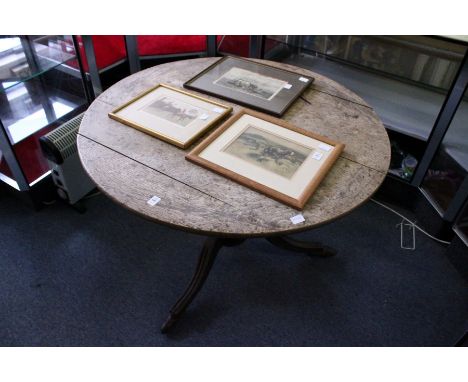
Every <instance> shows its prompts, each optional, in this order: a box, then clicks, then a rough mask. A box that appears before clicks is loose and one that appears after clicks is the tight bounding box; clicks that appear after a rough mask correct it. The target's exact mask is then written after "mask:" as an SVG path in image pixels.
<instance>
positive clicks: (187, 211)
mask: <svg viewBox="0 0 468 382" xmlns="http://www.w3.org/2000/svg"><path fill="white" fill-rule="evenodd" d="M218 59H219V58H199V59H193V60H184V61H177V62H171V63H167V64H163V65H158V66H155V67H152V68H149V69H146V70H143V71H141V72H138V73H136V74H133V75H131V76H129V77H127V78H125V79H123V80H121V81H120V82H118V83H116V84H115V85H113V86H112V87H110V88H109V89H108V90H106V91H105V92H103V93H102V94H101V95H100V96H99V97H98V98H97V99H96V100H95V101H94V102H93V103H92V104H91V106H90V107H89V109H88V110H87V111H86V113H85V115H84V117H83V120H82V123H81V126H80V129H79V134H78V141H77V144H78V151H79V155H80V158H81V161H82V163H83V166H84V168H85V170H86V171H87V173H88V174H89V176H90V177H91V178H92V179H93V181H94V182H95V183H96V185H97V187H98V188H99V189H100V190H101V191H102V192H103V193H104V194H105V195H107V196H108V197H110V198H111V199H112V200H114V201H115V202H116V203H118V204H119V205H121V206H123V207H125V208H127V209H129V210H131V211H133V212H135V213H137V214H139V215H141V216H143V217H144V218H146V219H149V220H152V221H154V222H157V223H161V224H165V225H169V226H171V227H174V228H177V229H181V230H185V231H190V232H193V233H198V234H201V235H205V236H207V237H208V238H207V239H206V241H205V244H204V246H203V248H202V250H201V254H200V256H199V260H198V265H197V267H196V270H195V273H194V276H193V279H192V281H191V282H190V284H189V286H188V287H187V289H186V290H185V292H184V293H183V294H182V296H181V297H180V299H179V300H178V301H177V302H176V304H175V305H174V306H173V308H172V309H171V310H170V314H169V318H168V320H167V321H166V322H165V323H164V324H163V326H162V328H161V330H162V331H163V332H166V331H167V330H169V329H170V328H171V327H172V326H173V324H174V323H175V322H176V321H177V320H178V319H179V317H180V316H181V314H182V313H183V312H184V310H185V309H186V308H187V306H188V305H189V304H190V302H191V301H192V300H193V298H194V297H195V296H196V294H197V293H198V291H199V290H200V288H201V287H202V285H203V283H204V281H205V280H206V277H207V276H208V273H209V271H210V269H211V266H212V264H213V262H214V260H215V257H216V255H217V253H218V252H219V250H220V249H221V248H222V247H223V246H233V245H237V244H240V243H241V242H242V241H244V240H245V239H247V238H251V237H265V238H266V239H267V240H269V241H270V242H271V243H272V244H274V245H276V246H279V247H281V248H284V249H288V250H293V251H297V252H303V253H305V254H308V255H319V256H330V255H333V254H334V251H333V249H332V248H329V247H326V246H323V245H321V244H320V243H309V242H304V241H298V240H294V239H291V238H289V237H287V236H285V235H288V234H291V233H295V232H300V231H305V230H309V229H312V228H314V227H317V226H319V225H322V224H325V223H328V222H331V221H333V220H335V219H337V218H339V217H341V216H343V215H345V214H347V213H349V212H350V211H352V210H353V209H355V208H357V207H358V206H360V205H361V204H363V203H364V202H366V201H367V200H368V199H369V198H370V197H371V196H372V194H373V193H374V192H375V191H376V190H377V189H378V187H379V186H380V185H381V183H382V182H383V180H384V178H385V175H386V173H387V170H388V167H389V164H390V142H389V139H388V135H387V132H386V130H385V128H384V126H383V124H382V122H381V121H380V119H379V118H378V116H377V115H376V114H375V112H374V111H373V109H372V108H371V107H370V106H369V105H367V104H366V102H365V101H364V100H362V99H361V98H360V97H359V96H357V95H356V94H355V93H353V92H351V91H350V90H348V89H346V88H345V87H343V86H342V85H340V84H338V83H337V82H335V81H332V80H330V79H329V78H327V77H324V76H322V75H319V74H317V73H313V72H311V71H308V70H306V69H302V68H298V67H295V66H291V65H286V64H282V63H277V62H270V61H264V60H256V61H259V62H263V63H266V64H268V65H271V66H275V67H279V68H284V69H286V70H290V71H294V72H297V73H298V74H302V75H309V76H312V77H314V78H315V81H314V82H313V83H312V85H311V86H310V87H309V88H308V89H307V90H306V91H305V92H304V93H303V94H302V95H301V97H300V98H298V99H297V100H296V101H295V102H294V103H293V105H292V106H291V107H290V108H289V109H288V111H287V112H286V113H285V114H284V115H283V117H282V118H283V119H284V120H286V121H288V122H290V123H292V124H294V125H296V126H298V127H300V128H302V129H305V130H308V131H311V132H314V133H318V134H320V135H323V136H326V137H328V138H331V139H333V140H336V141H339V142H342V143H344V144H345V145H346V147H345V150H344V151H343V152H342V154H341V155H340V157H339V158H338V160H337V161H336V162H335V164H334V166H333V167H332V169H331V170H330V172H329V173H328V174H327V175H326V177H325V178H324V180H323V181H322V182H321V184H320V186H319V187H318V188H317V190H316V191H315V193H314V194H313V196H312V197H311V198H310V199H309V201H308V202H307V204H306V205H305V206H304V209H303V210H302V212H301V213H302V215H303V216H304V219H305V221H304V222H303V223H300V224H296V225H295V224H293V223H292V222H291V220H290V218H291V217H293V216H295V215H297V214H298V211H297V210H295V209H293V208H291V207H288V206H286V205H284V204H282V203H279V202H277V201H275V200H273V199H271V198H269V197H267V196H264V195H263V194H260V193H258V192H256V191H253V190H250V189H248V188H246V187H244V186H241V185H240V184H237V183H235V182H234V181H231V180H229V179H227V178H224V177H222V176H220V175H217V174H215V173H213V172H211V171H208V170H206V169H204V168H202V167H199V166H197V165H195V164H193V163H190V162H188V161H187V160H185V155H186V153H187V152H189V151H190V150H191V148H192V147H193V146H194V145H195V144H196V143H197V142H195V144H194V145H192V147H189V148H188V149H186V150H182V149H180V148H177V147H176V146H173V145H170V144H168V143H166V142H163V141H161V140H159V139H157V138H154V137H152V136H150V135H147V134H145V133H143V132H140V131H138V130H136V129H133V128H131V127H129V126H126V125H124V124H122V123H119V122H117V121H114V120H112V119H110V118H109V117H108V113H109V112H110V111H112V110H114V109H115V108H117V107H118V106H120V105H122V104H124V103H125V102H128V101H129V100H131V99H133V98H134V97H136V96H137V95H138V94H140V93H142V92H143V91H145V90H147V89H149V88H151V87H153V86H155V85H156V84H158V83H164V84H168V85H172V86H174V87H178V88H181V89H182V88H183V84H184V82H186V81H187V80H189V79H190V78H192V77H193V76H195V75H196V74H197V73H199V72H201V71H202V70H204V69H205V68H207V67H208V66H209V65H211V64H213V63H214V62H215V61H216V60H218ZM191 92H192V93H194V94H199V95H202V96H203V97H206V98H208V99H212V100H215V101H218V102H221V103H223V104H225V105H230V106H232V107H233V112H234V113H235V112H236V111H238V110H240V109H241V107H240V106H238V105H236V104H234V103H231V102H227V101H225V100H222V99H217V98H215V97H211V96H207V95H205V94H202V93H197V92H194V91H191ZM205 136H206V135H205ZM203 138H204V137H202V138H201V139H203ZM155 195H156V196H158V197H159V198H161V200H160V202H159V203H158V204H157V205H154V206H151V205H150V204H148V203H147V202H148V200H149V199H150V198H151V197H153V196H155Z"/></svg>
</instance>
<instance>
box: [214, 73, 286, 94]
mask: <svg viewBox="0 0 468 382" xmlns="http://www.w3.org/2000/svg"><path fill="white" fill-rule="evenodd" d="M214 84H216V85H218V86H224V87H226V88H228V89H232V90H234V91H238V92H241V93H245V94H249V95H252V96H254V97H259V98H262V99H264V100H267V101H270V100H271V99H272V98H273V97H275V96H276V95H277V94H278V93H279V92H280V91H281V89H284V86H285V85H287V82H286V81H281V80H278V79H276V78H273V77H267V76H264V75H261V74H259V73H255V72H251V71H249V70H245V69H241V68H237V67H234V68H231V69H229V71H228V72H226V73H225V74H224V75H222V76H221V77H220V78H218V79H217V80H216V81H214Z"/></svg>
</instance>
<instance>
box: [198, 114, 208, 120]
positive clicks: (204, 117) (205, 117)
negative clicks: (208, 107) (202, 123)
mask: <svg viewBox="0 0 468 382" xmlns="http://www.w3.org/2000/svg"><path fill="white" fill-rule="evenodd" d="M209 117H210V116H209V115H208V114H202V115H200V119H202V120H207V119H208V118H209Z"/></svg>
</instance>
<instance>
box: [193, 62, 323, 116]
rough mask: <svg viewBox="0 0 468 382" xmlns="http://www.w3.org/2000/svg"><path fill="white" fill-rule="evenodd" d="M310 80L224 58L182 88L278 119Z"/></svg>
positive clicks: (267, 66)
mask: <svg viewBox="0 0 468 382" xmlns="http://www.w3.org/2000/svg"><path fill="white" fill-rule="evenodd" d="M313 81H314V78H313V77H310V76H305V75H302V74H298V73H295V72H292V71H289V70H284V69H280V68H277V67H273V66H271V65H266V64H264V63H259V62H256V61H251V60H247V59H243V58H239V57H232V56H225V57H223V58H221V59H220V60H218V61H216V62H215V63H214V64H212V65H210V66H209V67H208V68H206V69H205V70H203V71H202V72H201V73H199V74H197V75H196V76H195V77H193V78H192V79H190V80H189V81H187V82H186V83H184V87H185V88H187V89H192V90H196V91H200V92H203V93H207V94H210V95H213V96H216V97H220V98H224V99H226V100H229V101H232V102H235V103H238V104H240V105H244V106H247V107H249V108H251V109H255V110H258V111H262V112H265V113H268V114H272V115H275V116H278V117H280V116H282V115H283V114H284V112H285V111H286V110H287V109H288V107H289V106H291V105H292V103H293V102H294V101H295V100H296V99H297V98H298V97H299V96H300V95H301V94H302V93H303V92H304V91H305V90H306V89H307V87H308V86H310V85H311V84H312V82H313Z"/></svg>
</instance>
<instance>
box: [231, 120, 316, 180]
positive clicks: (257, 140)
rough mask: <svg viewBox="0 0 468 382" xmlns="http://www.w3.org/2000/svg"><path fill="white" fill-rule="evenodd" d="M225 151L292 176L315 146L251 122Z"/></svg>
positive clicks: (273, 170) (277, 172)
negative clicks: (308, 145) (296, 140)
mask: <svg viewBox="0 0 468 382" xmlns="http://www.w3.org/2000/svg"><path fill="white" fill-rule="evenodd" d="M224 152H226V153H229V154H231V155H234V156H236V157H238V158H240V159H243V160H245V161H247V162H249V163H251V164H254V165H256V166H260V167H262V168H264V169H267V170H269V171H271V172H274V173H275V174H278V175H280V176H283V177H285V178H287V179H290V178H291V177H292V176H293V175H294V174H295V173H296V171H297V170H298V168H299V167H300V166H301V165H302V164H303V163H304V161H305V160H306V159H307V157H308V156H309V154H310V153H311V152H312V149H311V148H310V147H306V146H302V145H300V144H298V143H295V142H293V141H290V140H288V139H285V138H282V137H280V136H277V135H274V134H271V133H269V132H267V131H265V130H262V129H260V128H258V127H255V126H254V125H250V124H249V125H248V126H247V128H246V129H245V130H244V131H243V132H242V133H241V134H240V135H239V136H238V137H237V138H236V139H235V140H234V141H233V142H232V143H230V144H229V145H228V146H227V147H226V148H225V149H224Z"/></svg>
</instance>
